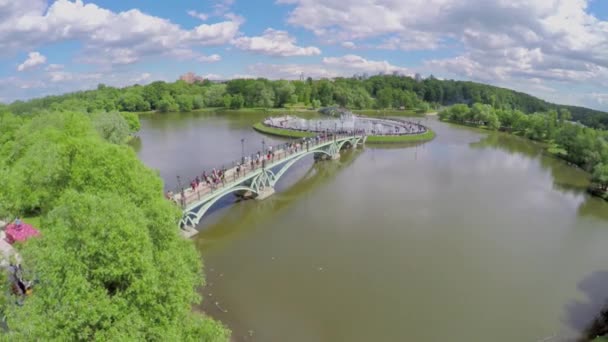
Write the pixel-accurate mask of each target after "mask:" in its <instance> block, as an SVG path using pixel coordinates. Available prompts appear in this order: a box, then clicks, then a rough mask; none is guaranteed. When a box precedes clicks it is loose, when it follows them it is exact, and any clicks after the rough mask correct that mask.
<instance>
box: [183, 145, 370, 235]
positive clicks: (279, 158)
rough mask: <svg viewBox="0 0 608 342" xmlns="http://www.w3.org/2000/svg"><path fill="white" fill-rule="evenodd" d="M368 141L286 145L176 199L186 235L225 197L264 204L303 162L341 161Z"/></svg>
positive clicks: (194, 232)
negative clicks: (310, 157)
mask: <svg viewBox="0 0 608 342" xmlns="http://www.w3.org/2000/svg"><path fill="white" fill-rule="evenodd" d="M365 140H366V137H365V136H364V135H333V136H319V137H317V138H308V139H306V140H305V141H304V140H299V141H298V142H297V143H296V142H293V143H286V144H282V145H280V146H279V148H277V149H275V150H274V151H273V153H268V154H266V155H265V156H262V158H261V159H262V160H258V161H255V160H250V161H249V162H247V163H244V164H241V165H240V166H239V167H238V168H237V167H233V168H231V169H229V170H226V171H225V175H224V179H223V181H222V182H218V183H217V184H215V185H209V184H207V183H206V182H205V181H202V182H201V183H200V185H199V186H196V187H193V188H190V189H188V190H185V191H182V192H181V193H179V194H176V195H174V196H173V200H174V201H175V202H176V203H178V204H180V205H181V206H182V209H183V215H182V218H181V220H180V222H179V226H180V228H181V229H183V230H184V233H185V235H187V236H191V235H194V234H196V230H195V229H194V227H196V225H198V223H199V222H200V221H201V220H202V218H203V216H204V215H205V214H206V213H207V212H208V211H209V209H210V208H211V207H212V206H213V205H214V204H215V203H216V202H217V201H219V200H220V199H221V198H222V197H224V196H226V195H228V194H233V193H237V194H243V195H250V196H252V197H255V198H256V199H258V200H263V199H265V198H268V197H269V196H270V195H272V194H273V193H274V187H275V184H276V183H277V182H278V181H279V179H281V177H282V176H283V175H284V174H285V172H287V170H289V168H291V167H292V166H293V165H294V164H295V163H297V162H298V161H299V160H301V159H302V158H304V157H306V156H308V155H314V157H315V159H316V160H322V159H333V160H335V159H338V158H340V151H341V150H342V149H343V148H354V147H356V146H358V145H363V144H364V143H365Z"/></svg>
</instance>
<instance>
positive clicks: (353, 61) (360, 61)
mask: <svg viewBox="0 0 608 342" xmlns="http://www.w3.org/2000/svg"><path fill="white" fill-rule="evenodd" d="M249 72H251V73H252V74H254V75H256V76H258V77H267V78H271V79H299V78H300V76H301V75H302V74H304V76H305V77H312V78H334V77H348V76H352V75H354V74H365V73H367V74H370V75H371V74H381V73H383V74H389V73H391V74H392V73H397V74H401V75H411V73H410V71H409V70H408V69H406V68H403V67H399V66H395V65H392V64H390V63H389V62H387V61H374V60H368V59H365V58H363V57H361V56H356V55H345V56H342V57H326V58H323V60H322V62H321V63H320V64H262V63H258V64H254V65H252V66H250V67H249Z"/></svg>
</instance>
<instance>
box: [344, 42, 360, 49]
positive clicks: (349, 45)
mask: <svg viewBox="0 0 608 342" xmlns="http://www.w3.org/2000/svg"><path fill="white" fill-rule="evenodd" d="M340 45H342V47H343V48H346V49H354V48H356V47H357V44H355V43H353V42H349V41H346V42H343V43H342V44H340Z"/></svg>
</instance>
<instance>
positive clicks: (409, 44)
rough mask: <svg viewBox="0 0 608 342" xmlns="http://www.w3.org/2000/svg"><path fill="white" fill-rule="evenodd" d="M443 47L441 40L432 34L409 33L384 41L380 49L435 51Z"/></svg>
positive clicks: (379, 46)
mask: <svg viewBox="0 0 608 342" xmlns="http://www.w3.org/2000/svg"><path fill="white" fill-rule="evenodd" d="M440 46H441V40H440V38H439V37H438V36H437V35H435V34H432V33H426V32H408V33H407V34H402V35H397V36H391V37H389V38H386V39H384V41H383V42H382V43H381V44H380V45H378V48H381V49H388V50H404V51H410V50H434V49H438V48H439V47H440Z"/></svg>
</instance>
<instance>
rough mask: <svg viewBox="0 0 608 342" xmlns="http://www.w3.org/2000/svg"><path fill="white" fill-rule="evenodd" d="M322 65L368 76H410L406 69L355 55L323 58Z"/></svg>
mask: <svg viewBox="0 0 608 342" xmlns="http://www.w3.org/2000/svg"><path fill="white" fill-rule="evenodd" d="M323 64H325V65H327V66H331V67H332V68H345V69H351V70H357V71H360V72H366V73H369V74H378V73H383V74H390V73H399V74H404V75H406V74H407V75H411V74H412V73H411V72H410V71H409V70H408V69H406V68H403V67H398V66H394V65H392V64H390V63H389V62H387V61H372V60H368V59H365V58H363V57H361V56H357V55H345V56H342V57H325V58H323Z"/></svg>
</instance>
